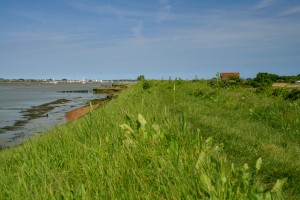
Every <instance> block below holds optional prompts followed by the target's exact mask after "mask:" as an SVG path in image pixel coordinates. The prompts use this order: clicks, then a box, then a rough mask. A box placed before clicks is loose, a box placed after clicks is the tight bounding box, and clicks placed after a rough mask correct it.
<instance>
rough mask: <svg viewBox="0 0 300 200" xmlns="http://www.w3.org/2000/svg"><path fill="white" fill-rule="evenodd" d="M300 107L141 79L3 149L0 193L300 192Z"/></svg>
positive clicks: (206, 195) (237, 91) (198, 85)
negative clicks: (101, 103) (99, 103)
mask: <svg viewBox="0 0 300 200" xmlns="http://www.w3.org/2000/svg"><path fill="white" fill-rule="evenodd" d="M299 113H300V102H299V101H293V102H292V101H287V100H283V99H281V98H278V97H267V96H265V95H262V94H255V93H254V92H253V91H252V90H249V89H246V88H227V89H220V88H211V87H209V86H208V85H207V82H206V81H195V82H192V81H146V82H139V83H138V84H136V85H134V86H132V87H130V88H128V89H127V90H126V91H124V92H123V93H121V94H120V95H119V96H118V98H116V99H113V100H112V101H111V102H110V103H109V104H106V105H104V106H103V107H102V108H101V109H98V110H93V111H92V112H91V113H90V114H89V115H87V116H85V117H84V118H81V119H79V120H77V121H75V122H72V123H69V124H67V125H64V126H59V127H56V128H55V129H53V130H51V131H49V132H48V133H46V134H43V135H39V136H36V137H35V138H34V139H32V140H30V141H27V142H25V143H24V144H23V145H21V146H18V147H14V148H10V149H5V150H3V151H1V152H0V198H1V199H52V198H53V199H58V198H65V199H73V198H74V199H180V198H181V199H195V198H198V199H216V198H218V199H263V198H266V199H268V198H269V199H271V198H273V199H274V198H275V199H280V198H282V195H283V197H285V198H286V199H298V198H300V187H299V185H300V176H299V174H300V149H299V148H300V144H299V143H300V119H299ZM245 163H247V164H245ZM285 181H286V183H285ZM284 183H285V184H284ZM283 184H284V185H283ZM282 185H283V189H282V190H283V192H282V193H281V192H280V191H281V187H282Z"/></svg>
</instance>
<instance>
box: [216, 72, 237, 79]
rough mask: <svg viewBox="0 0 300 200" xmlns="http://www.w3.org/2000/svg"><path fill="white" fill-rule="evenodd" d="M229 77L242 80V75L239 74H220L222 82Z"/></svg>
mask: <svg viewBox="0 0 300 200" xmlns="http://www.w3.org/2000/svg"><path fill="white" fill-rule="evenodd" d="M229 77H237V78H240V73H239V72H221V73H220V78H221V79H222V80H226V79H228V78H229Z"/></svg>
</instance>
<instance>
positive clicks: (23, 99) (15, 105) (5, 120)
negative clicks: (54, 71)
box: [0, 83, 108, 149]
mask: <svg viewBox="0 0 300 200" xmlns="http://www.w3.org/2000/svg"><path fill="white" fill-rule="evenodd" d="M106 86H108V84H103V83H86V84H80V83H58V84H50V83H48V84H46V83H43V84H40V83H0V149H1V148H4V147H8V146H14V145H17V144H20V143H21V142H22V141H23V140H24V139H27V138H30V136H32V135H33V134H35V133H40V132H43V131H46V130H48V129H51V128H52V127H53V126H55V125H58V124H63V123H66V119H65V114H66V112H68V111H70V110H73V109H76V108H79V107H82V106H84V105H86V104H87V103H88V102H89V101H90V100H92V99H96V98H97V99H100V98H104V97H105V95H103V94H93V92H92V90H93V88H99V87H106ZM82 90H86V91H87V92H86V93H83V92H79V91H82ZM62 91H68V92H62ZM70 91H71V92H70ZM76 91H78V92H76ZM58 99H68V100H70V101H69V102H67V103H63V104H55V105H52V106H54V107H55V108H54V109H53V110H51V111H49V112H48V113H46V114H45V116H44V117H40V118H36V119H32V120H29V121H28V122H27V123H26V124H24V126H21V127H18V128H17V129H16V130H7V129H5V127H8V126H14V124H15V123H16V122H17V121H19V120H23V119H25V118H26V117H25V116H24V115H23V114H24V113H23V112H22V111H25V110H27V109H29V108H31V107H33V106H38V105H42V104H46V103H50V102H53V101H56V100H58Z"/></svg>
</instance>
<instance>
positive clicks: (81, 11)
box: [0, 0, 300, 79]
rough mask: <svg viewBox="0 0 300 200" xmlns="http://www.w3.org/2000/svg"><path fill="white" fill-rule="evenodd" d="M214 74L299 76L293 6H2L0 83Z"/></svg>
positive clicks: (76, 2) (299, 16)
mask: <svg viewBox="0 0 300 200" xmlns="http://www.w3.org/2000/svg"><path fill="white" fill-rule="evenodd" d="M218 72H240V73H241V77H242V78H251V77H255V76H256V74H257V73H258V72H268V73H275V74H279V75H297V74H300V1H299V0H243V1H237V0H147V1H146V0H145V1H144V0H143V1H142V0H51V1H46V0H45V1H44V0H26V1H24V0H9V1H0V78H37V79H39V78H42V79H43V78H54V79H62V78H67V79H82V78H86V79H135V78H136V77H137V76H139V75H145V77H146V79H147V78H148V79H162V78H163V79H169V78H173V79H174V78H176V77H177V78H182V79H193V78H195V77H197V78H204V79H208V78H213V77H215V76H216V74H217V73H218Z"/></svg>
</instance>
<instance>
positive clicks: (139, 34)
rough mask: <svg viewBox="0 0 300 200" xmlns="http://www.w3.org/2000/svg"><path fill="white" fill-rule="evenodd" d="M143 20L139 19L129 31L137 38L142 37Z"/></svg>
mask: <svg viewBox="0 0 300 200" xmlns="http://www.w3.org/2000/svg"><path fill="white" fill-rule="evenodd" d="M143 26H144V24H143V22H142V21H141V22H140V23H139V24H138V25H137V26H134V27H132V28H131V32H132V33H133V36H134V37H135V38H137V39H139V38H142V37H143V34H142V30H143Z"/></svg>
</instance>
